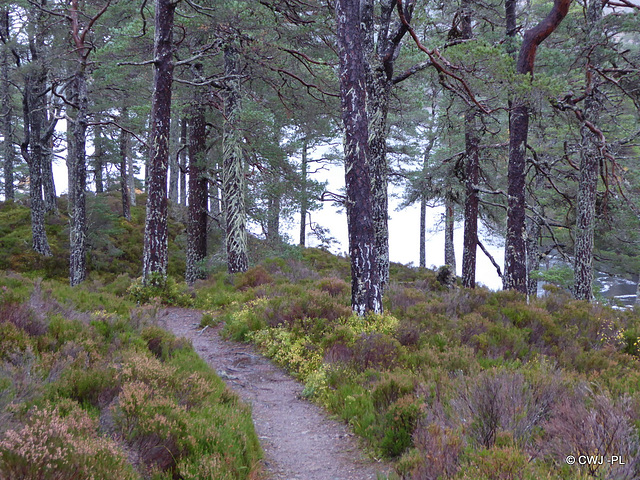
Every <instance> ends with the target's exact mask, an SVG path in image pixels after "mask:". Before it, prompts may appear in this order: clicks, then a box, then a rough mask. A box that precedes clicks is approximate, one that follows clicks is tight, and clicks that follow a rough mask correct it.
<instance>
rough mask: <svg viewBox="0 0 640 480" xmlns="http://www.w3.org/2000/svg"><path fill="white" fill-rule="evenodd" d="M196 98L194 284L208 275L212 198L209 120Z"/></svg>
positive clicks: (190, 266) (190, 249) (190, 274)
mask: <svg viewBox="0 0 640 480" xmlns="http://www.w3.org/2000/svg"><path fill="white" fill-rule="evenodd" d="M199 100H201V99H200V98H197V99H196V102H195V104H194V105H193V106H192V109H191V115H190V118H189V129H190V132H189V207H188V208H189V210H188V213H189V215H188V217H189V219H188V225H187V253H186V255H187V271H186V274H185V280H186V281H187V283H188V284H190V285H191V284H193V283H194V282H195V281H196V280H197V279H199V278H205V277H206V275H205V272H204V270H203V267H202V261H203V260H204V258H205V257H206V256H207V203H208V202H207V200H208V197H209V192H208V189H207V187H208V181H207V161H206V122H205V116H204V107H203V104H202V103H203V102H201V101H199Z"/></svg>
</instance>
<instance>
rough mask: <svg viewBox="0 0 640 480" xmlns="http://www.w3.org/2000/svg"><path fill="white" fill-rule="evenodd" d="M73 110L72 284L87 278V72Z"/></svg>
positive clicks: (78, 78) (77, 84)
mask: <svg viewBox="0 0 640 480" xmlns="http://www.w3.org/2000/svg"><path fill="white" fill-rule="evenodd" d="M71 89H72V95H71V99H72V104H73V105H75V107H74V108H73V109H72V118H71V119H70V120H68V121H70V122H71V137H70V140H71V141H72V143H73V147H72V148H71V149H69V151H70V152H72V157H70V158H69V159H68V164H69V168H70V169H72V170H73V183H72V184H70V185H69V196H70V197H71V198H73V210H72V213H71V229H70V232H69V240H70V246H69V250H70V257H69V258H70V263H69V283H70V284H71V286H75V285H78V284H80V283H81V282H83V281H84V280H85V278H86V277H87V260H86V257H87V211H86V190H87V165H86V138H87V110H88V108H89V99H88V97H87V79H86V77H85V74H84V71H80V72H77V73H76V74H75V77H74V78H73V80H72V83H71Z"/></svg>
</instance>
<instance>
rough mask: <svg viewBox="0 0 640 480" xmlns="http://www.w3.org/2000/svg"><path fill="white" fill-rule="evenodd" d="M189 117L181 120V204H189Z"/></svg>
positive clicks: (179, 167)
mask: <svg viewBox="0 0 640 480" xmlns="http://www.w3.org/2000/svg"><path fill="white" fill-rule="evenodd" d="M187 124H188V120H187V117H183V118H182V121H181V122H180V156H179V159H178V165H177V167H178V176H179V178H180V193H179V197H180V205H182V206H183V207H186V206H187V196H188V193H187Z"/></svg>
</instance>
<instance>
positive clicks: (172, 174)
mask: <svg viewBox="0 0 640 480" xmlns="http://www.w3.org/2000/svg"><path fill="white" fill-rule="evenodd" d="M181 140H182V138H181V136H180V122H179V120H178V119H177V118H172V119H171V141H172V142H173V145H174V147H173V152H172V153H171V154H170V156H169V200H170V201H171V203H173V204H174V205H177V204H178V193H179V192H178V181H179V177H180V167H179V166H178V156H179V155H180V154H181V153H182V150H181V147H182V144H181V143H182V142H181Z"/></svg>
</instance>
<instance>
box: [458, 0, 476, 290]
mask: <svg viewBox="0 0 640 480" xmlns="http://www.w3.org/2000/svg"><path fill="white" fill-rule="evenodd" d="M462 5H463V11H462V38H463V39H466V40H471V39H472V38H473V31H472V29H471V28H472V24H471V10H470V8H471V6H470V1H469V0H464V1H463V3H462ZM479 114H480V113H479V112H478V110H477V109H475V108H470V109H469V110H467V111H466V112H465V117H464V120H465V121H464V143H465V163H464V174H465V194H466V195H465V200H464V238H463V247H462V285H463V286H465V287H467V288H475V286H476V253H477V250H478V211H479V208H478V207H479V203H480V198H479V196H478V181H479V179H480V156H479V151H478V145H479V143H480V139H479V137H478V126H477V118H478V115H479Z"/></svg>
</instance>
